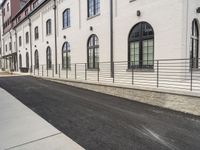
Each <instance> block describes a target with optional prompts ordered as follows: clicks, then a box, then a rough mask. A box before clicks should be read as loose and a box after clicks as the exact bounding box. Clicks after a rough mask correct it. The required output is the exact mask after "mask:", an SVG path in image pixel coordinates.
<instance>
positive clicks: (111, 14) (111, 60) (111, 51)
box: [110, 0, 114, 78]
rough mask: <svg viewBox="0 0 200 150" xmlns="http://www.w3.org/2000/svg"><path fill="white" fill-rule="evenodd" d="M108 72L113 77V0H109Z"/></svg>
mask: <svg viewBox="0 0 200 150" xmlns="http://www.w3.org/2000/svg"><path fill="white" fill-rule="evenodd" d="M110 65H111V66H110V68H111V70H110V74H111V77H112V78H114V61H113V0H110Z"/></svg>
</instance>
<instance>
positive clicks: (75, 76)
mask: <svg viewBox="0 0 200 150" xmlns="http://www.w3.org/2000/svg"><path fill="white" fill-rule="evenodd" d="M76 78H77V77H76V64H75V80H76Z"/></svg>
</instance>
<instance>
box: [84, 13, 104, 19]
mask: <svg viewBox="0 0 200 150" xmlns="http://www.w3.org/2000/svg"><path fill="white" fill-rule="evenodd" d="M100 15H101V14H100V13H98V14H96V15H93V16H90V17H88V18H87V20H90V19H93V18H95V17H98V16H100Z"/></svg>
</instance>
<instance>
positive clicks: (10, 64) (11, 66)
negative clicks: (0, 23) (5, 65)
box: [8, 31, 13, 71]
mask: <svg viewBox="0 0 200 150" xmlns="http://www.w3.org/2000/svg"><path fill="white" fill-rule="evenodd" d="M9 33H10V43H9V47H8V48H9V50H11V54H12V48H13V47H12V35H11V31H9ZM10 44H11V45H10ZM10 46H11V47H10ZM10 48H11V49H10ZM8 59H9V66H10V71H11V70H12V69H13V64H12V61H13V55H11V59H10V58H8ZM10 61H11V62H10Z"/></svg>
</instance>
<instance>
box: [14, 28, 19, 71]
mask: <svg viewBox="0 0 200 150" xmlns="http://www.w3.org/2000/svg"><path fill="white" fill-rule="evenodd" d="M14 30H15V49H16V52H17V57H16V62H17V63H16V71H18V49H17V42H18V41H17V31H16V29H14Z"/></svg>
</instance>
